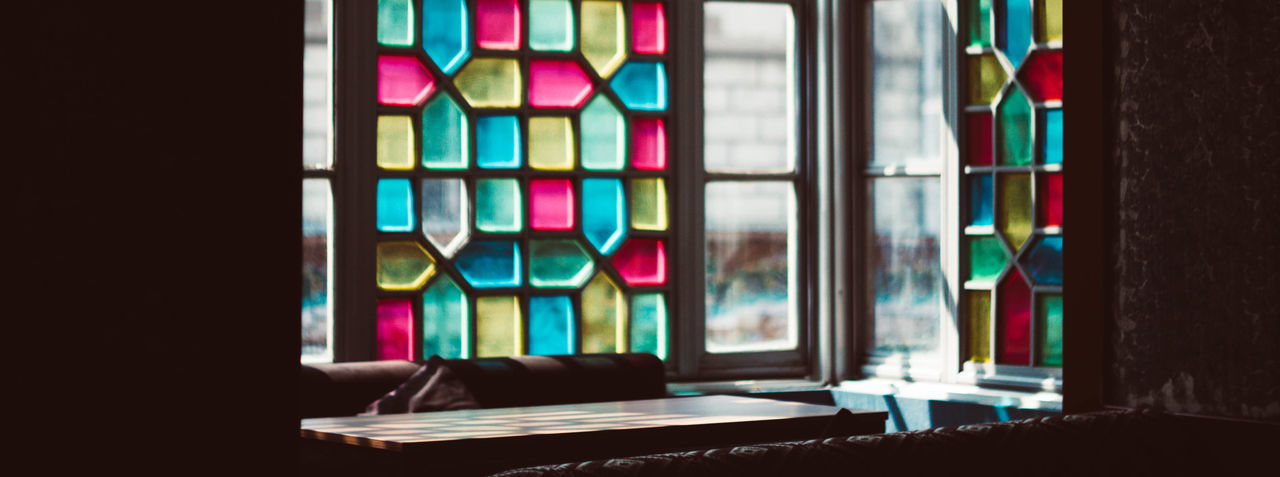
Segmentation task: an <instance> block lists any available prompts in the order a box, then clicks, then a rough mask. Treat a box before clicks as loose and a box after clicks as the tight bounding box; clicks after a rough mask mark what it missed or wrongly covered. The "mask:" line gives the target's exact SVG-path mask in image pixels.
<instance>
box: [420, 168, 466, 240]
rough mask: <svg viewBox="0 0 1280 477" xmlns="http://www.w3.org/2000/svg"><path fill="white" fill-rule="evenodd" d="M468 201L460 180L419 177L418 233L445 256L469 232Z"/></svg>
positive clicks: (464, 185)
mask: <svg viewBox="0 0 1280 477" xmlns="http://www.w3.org/2000/svg"><path fill="white" fill-rule="evenodd" d="M469 204H470V203H469V201H468V200H467V185H466V183H464V182H463V181H462V179H423V180H422V233H423V234H424V235H426V236H427V240H429V241H431V244H432V245H435V246H436V250H439V251H440V254H441V255H444V256H445V258H449V257H452V256H453V254H454V252H457V251H458V248H459V247H462V245H463V244H465V243H466V242H467V238H468V237H469V236H470V235H471V211H470V209H469Z"/></svg>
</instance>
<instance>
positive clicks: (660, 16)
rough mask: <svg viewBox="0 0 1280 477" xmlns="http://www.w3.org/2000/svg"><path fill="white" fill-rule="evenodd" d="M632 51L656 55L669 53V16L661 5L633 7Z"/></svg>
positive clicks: (634, 5) (649, 3)
mask: <svg viewBox="0 0 1280 477" xmlns="http://www.w3.org/2000/svg"><path fill="white" fill-rule="evenodd" d="M631 50H632V51H635V52H636V53H649V54H655V55H661V54H663V53H666V52H667V14H666V12H665V11H664V10H663V8H662V4H661V3H656V2H641V3H635V4H632V5H631Z"/></svg>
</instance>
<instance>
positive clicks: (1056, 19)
mask: <svg viewBox="0 0 1280 477" xmlns="http://www.w3.org/2000/svg"><path fill="white" fill-rule="evenodd" d="M1036 41H1040V42H1050V41H1062V0H1036Z"/></svg>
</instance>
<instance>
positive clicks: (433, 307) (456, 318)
mask: <svg viewBox="0 0 1280 477" xmlns="http://www.w3.org/2000/svg"><path fill="white" fill-rule="evenodd" d="M469 310H470V305H469V304H468V303H467V294H466V293H464V292H463V291H462V288H459V287H458V284H457V283H454V281H453V279H452V278H449V276H448V275H441V276H440V278H437V279H436V281H435V282H434V283H432V284H431V286H430V287H427V291H425V292H423V293H422V355H421V356H423V357H424V358H425V357H429V356H431V355H433V354H436V355H440V357H441V358H445V359H458V358H469V357H470V354H471V350H470V345H471V340H470V338H469V333H468V330H469V329H471V325H470V322H471V317H470V314H469V313H468V312H469Z"/></svg>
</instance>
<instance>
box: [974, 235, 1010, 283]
mask: <svg viewBox="0 0 1280 477" xmlns="http://www.w3.org/2000/svg"><path fill="white" fill-rule="evenodd" d="M968 242H969V280H972V281H978V282H994V281H995V280H996V277H999V276H1000V272H1001V271H1003V270H1004V267H1005V265H1007V264H1008V263H1009V256H1008V254H1006V253H1005V251H1004V247H1001V246H1000V240H999V239H997V238H995V237H992V236H990V235H985V236H978V237H969V238H968Z"/></svg>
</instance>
